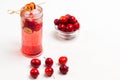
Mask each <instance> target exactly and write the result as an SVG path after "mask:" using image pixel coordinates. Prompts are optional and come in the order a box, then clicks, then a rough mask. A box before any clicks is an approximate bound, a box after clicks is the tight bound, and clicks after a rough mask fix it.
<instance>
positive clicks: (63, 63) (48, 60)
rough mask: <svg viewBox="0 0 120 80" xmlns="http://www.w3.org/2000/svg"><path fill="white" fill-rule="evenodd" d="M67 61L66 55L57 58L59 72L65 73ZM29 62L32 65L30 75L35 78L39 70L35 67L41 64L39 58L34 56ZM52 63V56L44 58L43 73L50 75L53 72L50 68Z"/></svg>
mask: <svg viewBox="0 0 120 80" xmlns="http://www.w3.org/2000/svg"><path fill="white" fill-rule="evenodd" d="M67 61H68V59H67V57H66V56H61V57H59V59H58V62H59V64H60V67H59V70H60V73H61V74H67V72H68V69H69V67H68V66H66V63H67ZM30 64H31V66H32V67H33V68H32V69H31V70H30V75H31V77H32V78H34V79H36V78H37V77H38V75H39V74H40V73H39V70H38V69H37V68H39V66H40V65H41V60H40V59H37V58H34V59H32V60H31V62H30ZM52 65H53V60H52V58H50V57H48V58H46V60H45V66H46V67H45V75H46V76H48V77H51V76H52V75H53V73H54V69H53V68H52Z"/></svg>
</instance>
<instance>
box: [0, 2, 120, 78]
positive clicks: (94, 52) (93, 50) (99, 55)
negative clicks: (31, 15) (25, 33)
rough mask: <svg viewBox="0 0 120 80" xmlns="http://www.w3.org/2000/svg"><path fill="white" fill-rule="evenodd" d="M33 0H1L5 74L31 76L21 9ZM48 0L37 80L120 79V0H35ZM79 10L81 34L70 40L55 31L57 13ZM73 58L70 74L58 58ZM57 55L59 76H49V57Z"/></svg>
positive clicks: (0, 56) (1, 72)
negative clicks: (62, 69) (46, 59)
mask: <svg viewBox="0 0 120 80" xmlns="http://www.w3.org/2000/svg"><path fill="white" fill-rule="evenodd" d="M30 1H32V0H12V1H9V0H2V1H1V2H0V80H32V79H31V78H30V77H29V71H30V69H31V67H30V60H31V58H27V57H24V56H23V55H22V53H21V52H20V48H21V26H20V16H19V15H18V14H13V15H10V14H8V13H7V10H8V9H13V10H19V9H20V8H21V7H22V6H23V5H25V4H26V3H29V2H30ZM43 1H45V2H46V4H44V5H42V7H43V10H44V20H43V22H44V25H43V53H42V55H41V56H40V57H38V58H39V59H41V61H42V65H41V66H40V68H39V71H40V75H39V77H38V78H37V80H120V5H119V4H120V2H119V0H34V2H35V3H40V2H43ZM67 13H69V14H71V15H74V16H75V17H76V18H77V19H78V21H79V22H80V24H81V28H80V33H79V36H78V37H77V38H76V39H74V40H70V41H65V40H60V39H57V38H56V37H55V36H54V32H55V30H54V24H53V21H54V19H55V18H59V17H60V16H61V15H65V14H67ZM62 55H65V56H67V57H68V58H69V61H68V63H67V65H68V66H69V72H68V74H67V75H64V76H63V75H60V74H59V72H58V69H59V66H58V65H57V62H58V58H59V57H60V56H62ZM43 57H51V58H53V60H54V65H53V68H54V76H55V79H54V78H53V77H50V78H46V77H45V76H44V68H45V67H44V58H43Z"/></svg>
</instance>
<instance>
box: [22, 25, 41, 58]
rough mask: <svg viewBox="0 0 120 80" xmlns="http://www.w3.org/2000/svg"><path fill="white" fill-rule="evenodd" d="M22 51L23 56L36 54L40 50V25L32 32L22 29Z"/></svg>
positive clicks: (38, 53)
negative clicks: (38, 28) (37, 29)
mask: <svg viewBox="0 0 120 80" xmlns="http://www.w3.org/2000/svg"><path fill="white" fill-rule="evenodd" d="M22 52H23V54H24V55H25V56H37V55H40V53H41V52H42V27H41V29H40V30H39V31H36V32H33V33H32V34H28V33H26V32H25V31H24V30H22Z"/></svg>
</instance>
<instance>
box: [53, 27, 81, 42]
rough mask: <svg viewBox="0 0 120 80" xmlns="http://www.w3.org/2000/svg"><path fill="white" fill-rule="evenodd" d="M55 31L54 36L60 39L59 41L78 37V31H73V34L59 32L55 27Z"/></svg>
mask: <svg viewBox="0 0 120 80" xmlns="http://www.w3.org/2000/svg"><path fill="white" fill-rule="evenodd" d="M55 30H56V35H57V36H58V37H59V38H61V39H65V40H70V39H73V38H75V37H77V36H78V33H79V29H78V30H76V31H74V32H64V31H61V30H59V29H58V28H57V26H56V25H55Z"/></svg>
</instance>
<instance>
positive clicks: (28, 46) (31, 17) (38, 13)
mask: <svg viewBox="0 0 120 80" xmlns="http://www.w3.org/2000/svg"><path fill="white" fill-rule="evenodd" d="M20 16H21V23H22V52H23V54H24V55H25V56H27V57H35V56H39V55H40V54H41V52H42V18H43V13H42V8H41V7H40V6H36V9H34V10H32V11H30V12H29V11H26V10H24V7H23V8H22V9H21V13H20Z"/></svg>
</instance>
